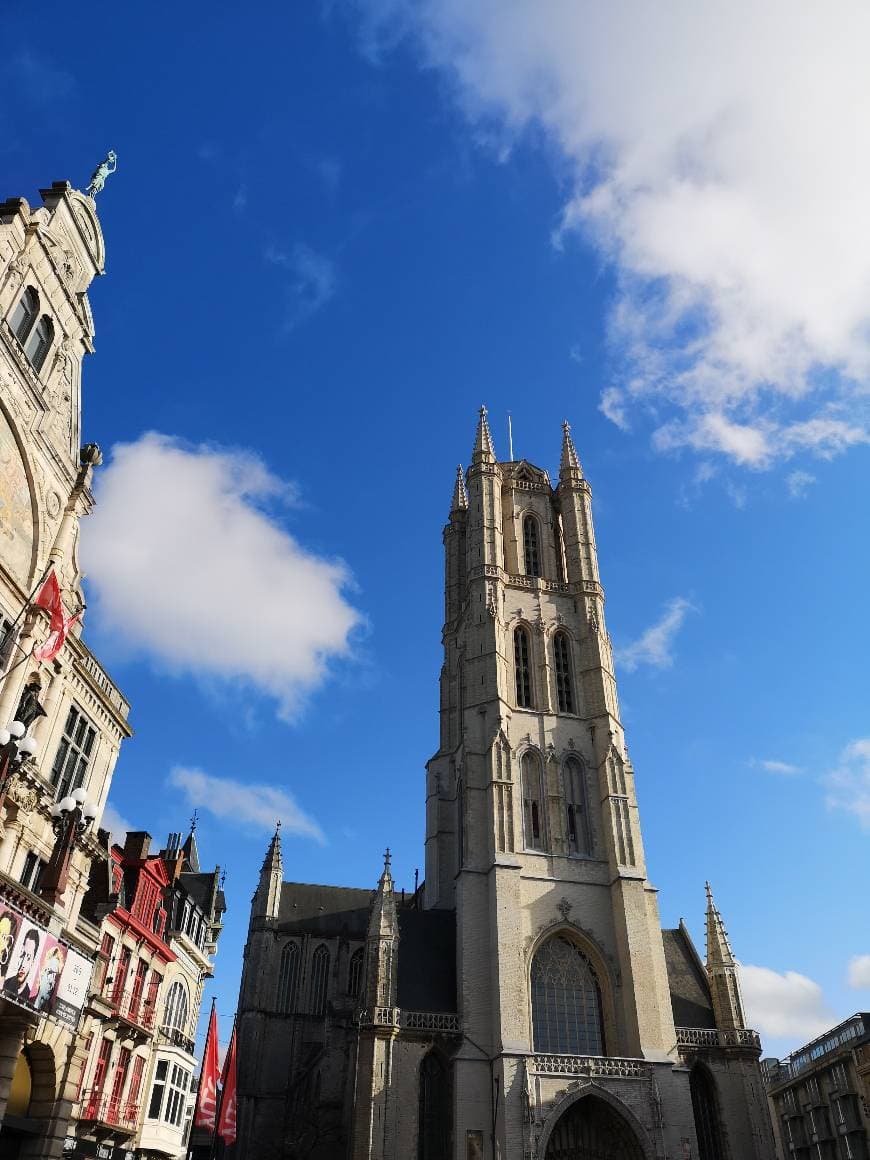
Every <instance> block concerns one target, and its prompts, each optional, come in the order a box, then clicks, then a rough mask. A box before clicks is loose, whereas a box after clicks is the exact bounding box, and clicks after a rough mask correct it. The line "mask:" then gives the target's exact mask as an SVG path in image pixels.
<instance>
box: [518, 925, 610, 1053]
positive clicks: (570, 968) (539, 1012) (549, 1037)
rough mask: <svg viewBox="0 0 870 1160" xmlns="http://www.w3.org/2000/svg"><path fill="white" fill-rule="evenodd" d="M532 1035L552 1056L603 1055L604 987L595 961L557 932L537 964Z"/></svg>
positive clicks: (540, 1048) (534, 965)
mask: <svg viewBox="0 0 870 1160" xmlns="http://www.w3.org/2000/svg"><path fill="white" fill-rule="evenodd" d="M532 1037H533V1042H534V1048H535V1051H540V1052H543V1053H545V1054H547V1055H603V1054H604V1031H603V1027H602V1022H601V989H600V987H599V986H598V979H597V977H596V975H595V972H594V971H593V969H592V966H591V965H590V963H589V960H588V959H587V958H586V956H585V955H584V954H583V953H582V951H580V950H579V949H578V948H577V947H576V946H575V945H574V943H572V942H569V940H568V939H567V938H564V937H563V936H561V935H556V936H555V938H551V939H550V940H549V941H548V942H545V943H544V945H543V946H542V947H541V948H540V950H539V951H538V953H537V954H536V955H535V958H534V960H533V962H532Z"/></svg>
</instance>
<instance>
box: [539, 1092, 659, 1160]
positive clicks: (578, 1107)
mask: <svg viewBox="0 0 870 1160" xmlns="http://www.w3.org/2000/svg"><path fill="white" fill-rule="evenodd" d="M544 1160H644V1150H643V1148H642V1147H641V1145H640V1143H639V1142H638V1139H637V1137H636V1136H635V1134H634V1131H633V1130H632V1129H631V1127H630V1126H629V1124H628V1122H627V1121H626V1120H625V1119H624V1118H623V1117H622V1116H621V1115H620V1114H619V1112H618V1111H617V1110H616V1109H615V1108H614V1107H612V1106H611V1105H610V1104H609V1103H607V1102H606V1101H605V1100H602V1099H599V1098H598V1097H597V1096H592V1095H590V1096H584V1098H583V1099H580V1100H577V1101H575V1102H574V1103H573V1104H572V1105H571V1106H570V1107H569V1108H568V1109H567V1110H566V1111H565V1112H564V1113H563V1114H562V1116H560V1117H559V1119H558V1120H557V1121H556V1124H555V1126H554V1127H553V1131H552V1132H551V1133H550V1138H549V1140H548V1141H547V1151H546V1152H545V1154H544Z"/></svg>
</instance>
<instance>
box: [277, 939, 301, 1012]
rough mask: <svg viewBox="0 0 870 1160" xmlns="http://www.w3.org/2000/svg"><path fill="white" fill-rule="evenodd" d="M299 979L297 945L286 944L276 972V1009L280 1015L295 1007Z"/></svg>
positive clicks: (292, 943)
mask: <svg viewBox="0 0 870 1160" xmlns="http://www.w3.org/2000/svg"><path fill="white" fill-rule="evenodd" d="M298 979H299V944H298V943H295V942H288V943H287V945H286V946H285V947H284V949H283V951H281V968H280V970H279V972H278V1002H277V1007H278V1010H279V1012H280V1013H281V1014H282V1015H288V1014H289V1013H290V1012H291V1011H292V1010H293V1009H294V1008H295V1006H296V985H297V981H298Z"/></svg>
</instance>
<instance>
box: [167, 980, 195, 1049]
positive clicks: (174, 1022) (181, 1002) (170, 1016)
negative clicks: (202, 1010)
mask: <svg viewBox="0 0 870 1160" xmlns="http://www.w3.org/2000/svg"><path fill="white" fill-rule="evenodd" d="M189 1012H190V1007H189V1004H188V999H187V989H186V987H185V986H184V983H182V982H181V980H180V979H176V980H175V982H174V983H173V984H172V986H171V987H170V988H169V994H168V995H167V996H166V1003H165V1004H164V1007H163V1026H164V1027H166V1028H168V1029H169V1030H170V1031H180V1032H181V1034H182V1035H184V1034H185V1032H186V1031H187V1019H188V1015H189Z"/></svg>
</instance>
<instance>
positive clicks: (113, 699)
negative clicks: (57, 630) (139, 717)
mask: <svg viewBox="0 0 870 1160" xmlns="http://www.w3.org/2000/svg"><path fill="white" fill-rule="evenodd" d="M76 664H77V665H78V667H79V668H80V669H83V670H84V672H86V673H87V674H88V676H89V677H90V678H91V680H92V681H93V682H94V684H95V685H97V686H98V688H100V689H101V690H102V691H103V693H105V695H106V698H107V699H108V700H109V701H110V703H111V704H112V705H114V707H115V708H116V709H117V710H118V712H119V713H120V715H121V716H122V717H124V718H125V719H126V717H127V715H128V713H129V712H130V702H129V701H128V700H127V698H126V697H125V696H124V694H123V693H122V692H121V690H120V689H119V688H118V687H117V686H116V685H115V683H114V681H112V680H111V679H110V677H109V676H108V674H107V673H106V671H105V669H104V668H103V667H102V665H101V664H100V663H99V662H98V661H97V659H96V658H95V657H94V656H93V655H92V654H91V653H90V652H89V651H84V652H83V653H82V655H81V656H79V657H76Z"/></svg>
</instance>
